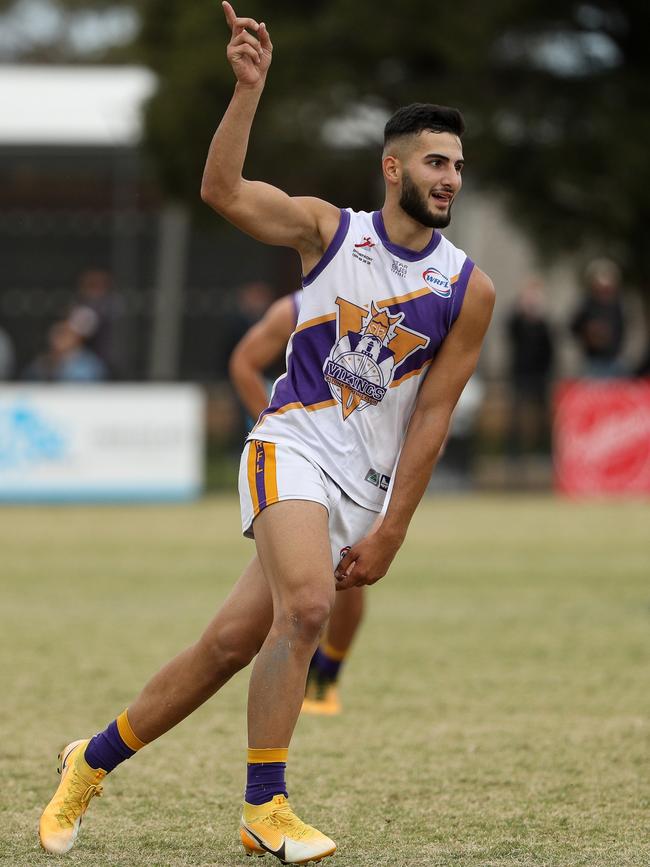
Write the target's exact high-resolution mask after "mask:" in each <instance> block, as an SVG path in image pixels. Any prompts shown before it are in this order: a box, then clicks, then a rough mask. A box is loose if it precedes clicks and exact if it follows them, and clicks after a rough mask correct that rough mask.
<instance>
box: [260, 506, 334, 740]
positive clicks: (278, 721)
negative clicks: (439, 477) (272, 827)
mask: <svg viewBox="0 0 650 867" xmlns="http://www.w3.org/2000/svg"><path fill="white" fill-rule="evenodd" d="M255 541H256V543H257V551H258V555H259V558H260V561H261V562H262V564H263V568H264V573H265V575H266V577H267V579H268V582H269V586H270V588H271V593H272V595H273V623H272V625H271V628H270V630H269V633H268V635H267V637H266V640H265V641H264V644H263V646H262V649H261V650H260V652H259V654H258V656H257V659H256V661H255V666H254V668H253V673H252V675H251V681H250V688H249V697H248V736H249V746H250V747H252V748H254V749H277V748H282V747H287V746H288V745H289V741H290V739H291V735H292V733H293V729H294V727H295V724H296V720H297V718H298V714H299V712H300V706H301V704H302V699H303V695H304V690H305V681H306V677H307V668H308V666H309V661H310V659H311V657H312V655H313V653H314V650H315V648H316V645H317V644H318V640H319V638H320V635H321V632H322V630H323V628H324V626H325V624H326V622H327V619H328V617H329V615H330V612H331V610H332V606H333V604H334V595H335V586H334V580H335V579H334V568H333V564H332V554H331V548H330V541H329V528H328V514H327V510H326V509H325V507H324V506H322V505H320V504H319V503H314V502H309V501H305V500H287V501H283V502H280V503H276V504H275V505H273V506H270V507H268V508H266V509H265V510H264V511H263V512H262V513H261V514H260V515H259V516H258V517H257V518H256V520H255Z"/></svg>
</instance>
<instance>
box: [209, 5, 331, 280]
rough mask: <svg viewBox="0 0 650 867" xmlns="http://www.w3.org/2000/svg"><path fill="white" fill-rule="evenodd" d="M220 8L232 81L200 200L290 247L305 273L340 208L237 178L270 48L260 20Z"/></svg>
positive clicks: (253, 231) (262, 236) (246, 227)
mask: <svg viewBox="0 0 650 867" xmlns="http://www.w3.org/2000/svg"><path fill="white" fill-rule="evenodd" d="M223 8H224V13H225V15H226V20H227V22H228V25H229V27H230V29H231V31H232V36H231V39H230V43H229V44H228V49H227V56H228V60H229V62H230V64H231V66H232V68H233V71H234V73H235V76H236V78H237V84H236V86H235V92H234V94H233V98H232V100H231V102H230V105H229V106H228V108H227V110H226V113H225V115H224V116H223V119H222V121H221V123H220V124H219V127H218V129H217V131H216V133H215V135H214V138H213V139H212V143H211V145H210V150H209V152H208V158H207V161H206V164H205V171H204V173H203V182H202V185H201V198H202V199H203V201H204V202H206V203H207V204H209V205H210V206H211V207H212V208H214V210H215V211H217V212H218V213H220V214H221V215H222V216H224V217H225V218H226V219H227V220H229V221H230V222H231V223H233V225H235V226H237V228H239V229H241V230H242V231H243V232H246V233H247V234H248V235H251V236H252V237H253V238H256V239H257V240H259V241H263V242H264V243H266V244H274V245H279V246H284V247H293V248H294V249H295V250H297V251H298V252H299V254H300V256H301V258H302V261H303V271H304V273H307V272H308V271H309V270H311V268H312V267H313V266H314V265H315V264H316V263H317V262H318V260H319V259H320V257H321V256H322V255H323V253H324V252H325V249H326V248H327V246H328V244H329V242H330V241H331V239H332V238H333V236H334V233H335V232H336V229H337V226H338V223H339V218H340V212H339V209H338V208H335V207H334V205H331V204H329V203H328V202H324V201H322V200H321V199H316V198H311V197H306V196H305V197H291V196H288V195H287V194H286V193H285V192H283V191H282V190H279V189H278V188H277V187H274V186H272V185H270V184H265V183H262V182H260V181H248V180H245V179H244V177H243V176H242V171H243V167H244V160H245V158H246V151H247V149H248V140H249V137H250V132H251V128H252V125H253V119H254V118H255V113H256V111H257V106H258V104H259V100H260V97H261V95H262V91H263V90H264V84H265V82H266V75H267V73H268V70H269V67H270V65H271V53H272V50H273V46H272V44H271V39H270V36H269V33H268V31H267V29H266V25H265V24H264V23H262V24H258V22H257V21H255V20H254V19H252V18H238V17H237V16H236V15H235V12H234V10H233V8H232V6H231V5H230V3H227V2H224V3H223ZM249 31H252V33H251V32H249ZM253 33H254V34H255V35H253Z"/></svg>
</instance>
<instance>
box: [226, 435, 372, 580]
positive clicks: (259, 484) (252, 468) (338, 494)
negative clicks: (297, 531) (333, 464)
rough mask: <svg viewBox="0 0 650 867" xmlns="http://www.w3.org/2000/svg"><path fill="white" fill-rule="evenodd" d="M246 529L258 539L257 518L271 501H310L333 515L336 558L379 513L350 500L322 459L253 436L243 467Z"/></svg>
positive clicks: (365, 531) (331, 530)
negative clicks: (322, 466)
mask: <svg viewBox="0 0 650 867" xmlns="http://www.w3.org/2000/svg"><path fill="white" fill-rule="evenodd" d="M239 499H240V503H241V520H242V531H243V533H244V536H247V537H248V538H249V539H253V538H254V528H253V521H254V520H255V518H256V517H257V516H258V515H259V513H260V512H261V511H262V510H263V509H265V508H266V507H267V506H271V505H273V503H278V502H280V501H281V500H311V501H312V502H314V503H321V504H322V505H323V506H325V508H326V509H327V512H328V514H329V535H330V544H331V547H332V563H333V564H336V563H338V561H339V560H340V558H341V551H342V549H343V548H347V547H348V546H352V545H355V544H356V543H357V542H359V541H360V540H361V539H362V538H363V537H364V536H366V535H367V534H368V532H369V531H370V529H371V527H372V525H373V524H374V523H375V521H376V520H377V516H378V512H374V511H372V510H371V509H366V508H364V507H363V506H360V505H359V504H358V503H355V501H354V500H351V499H350V497H348V495H347V494H346V493H345V491H343V490H341V488H339V486H338V485H337V484H336V482H334V481H333V480H332V479H331V478H330V477H329V476H328V475H327V473H325V472H323V470H322V469H321V468H320V467H319V466H318V464H316V463H314V462H313V461H311V460H309V458H307V457H305V455H303V454H301V453H300V452H298V451H297V450H296V449H295V448H293V447H292V446H289V445H283V444H276V443H269V442H261V441H260V440H250V441H249V442H247V443H246V445H245V446H244V452H243V454H242V457H241V463H240V466H239Z"/></svg>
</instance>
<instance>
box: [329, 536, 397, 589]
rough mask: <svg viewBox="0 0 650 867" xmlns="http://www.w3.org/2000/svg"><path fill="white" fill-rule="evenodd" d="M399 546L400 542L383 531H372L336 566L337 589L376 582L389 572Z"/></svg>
mask: <svg viewBox="0 0 650 867" xmlns="http://www.w3.org/2000/svg"><path fill="white" fill-rule="evenodd" d="M399 547H400V545H399V543H398V542H396V541H394V540H392V539H389V538H387V537H386V536H384V535H382V533H381V531H375V532H372V533H370V535H368V536H366V537H365V538H364V539H362V540H361V541H360V542H359V543H358V544H356V545H353V546H352V547H351V548H350V550H349V551H348V552H347V554H346V555H345V557H343V558H342V560H341V562H340V563H339V564H338V566H337V567H336V569H335V571H334V576H335V578H336V589H337V590H347V589H348V588H349V587H363V586H364V585H366V584H375V583H376V582H377V581H379V579H380V578H383V577H384V575H385V574H386V573H387V572H388V570H389V568H390V564H391V563H392V562H393V559H394V557H395V554H397V551H398V550H399Z"/></svg>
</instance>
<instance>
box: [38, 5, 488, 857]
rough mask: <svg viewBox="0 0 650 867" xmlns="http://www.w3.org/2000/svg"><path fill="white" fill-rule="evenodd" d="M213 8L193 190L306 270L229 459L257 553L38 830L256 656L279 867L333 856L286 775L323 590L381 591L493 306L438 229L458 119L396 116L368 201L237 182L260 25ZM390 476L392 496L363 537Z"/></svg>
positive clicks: (71, 779) (416, 110)
mask: <svg viewBox="0 0 650 867" xmlns="http://www.w3.org/2000/svg"><path fill="white" fill-rule="evenodd" d="M223 7H224V11H225V14H226V19H227V21H228V24H229V26H230V28H231V31H232V37H231V40H230V43H229V45H228V49H227V56H228V59H229V61H230V63H231V65H232V67H233V70H234V73H235V77H236V79H237V83H236V86H235V93H234V96H233V99H232V101H231V103H230V105H229V107H228V109H227V111H226V113H225V115H224V117H223V119H222V121H221V124H220V125H219V128H218V129H217V132H216V133H215V136H214V139H213V141H212V144H211V146H210V151H209V154H208V158H207V162H206V167H205V173H204V179H203V187H202V197H203V199H204V200H205V201H206V202H208V203H209V204H210V205H211V206H212V207H213V208H214V209H215V210H216V211H218V212H219V213H220V214H222V215H223V216H225V217H226V218H227V219H228V220H229V221H230V222H232V223H234V224H235V225H236V226H238V227H239V228H240V229H242V231H245V232H247V233H248V234H250V235H252V236H253V237H255V238H257V239H259V240H260V241H263V242H265V243H268V244H280V245H284V246H289V247H293V248H294V249H295V250H296V251H297V252H298V254H299V255H300V257H301V260H302V266H303V274H304V275H305V277H304V280H303V285H304V289H305V292H304V297H303V303H302V307H301V311H300V318H299V321H298V326H297V328H296V331H295V333H294V335H293V337H292V338H291V346H290V349H289V352H288V356H287V358H288V370H287V373H286V375H285V376H283V377H281V378H280V379H279V380H278V381H277V382H276V384H275V387H274V390H273V394H272V397H271V402H270V406H269V407H268V408H267V410H266V411H265V412H264V413H263V414H262V417H261V419H260V421H259V422H258V424H257V426H256V428H255V429H254V430H253V431H252V432H251V434H250V437H249V440H248V442H247V444H246V447H245V449H244V454H243V456H242V464H241V472H240V495H241V501H242V523H243V529H244V532H245V533H246V535H249V536H254V538H255V544H256V549H257V555H256V557H255V558H254V559H253V561H252V563H251V564H250V565H249V566H248V568H247V569H246V570H245V572H244V574H243V575H242V576H241V578H240V579H239V581H238V582H237V583H236V585H235V587H234V589H233V591H232V593H231V595H230V597H229V598H228V599H227V600H226V602H225V603H224V604H223V606H222V607H221V609H220V611H219V612H218V613H217V615H216V617H215V618H214V620H213V621H212V622H211V623H210V624H209V626H208V628H207V630H206V632H205V633H204V634H203V636H202V637H201V638H200V639H199V641H198V642H197V643H196V644H195V645H193V646H192V647H190V648H188V649H187V650H186V651H184V652H183V653H181V654H180V655H179V656H177V657H176V658H175V659H173V660H172V661H171V662H170V663H168V664H167V665H166V666H165V667H164V668H163V669H162V670H161V671H160V672H158V674H156V675H155V676H154V677H153V678H152V680H151V681H149V683H148V684H147V685H146V686H145V687H144V689H143V691H142V692H141V693H140V695H139V696H138V697H137V698H136V699H135V701H134V702H133V703H132V704H131V705H130V706H129V707H128V708H127V710H126V711H124V712H123V713H122V714H120V716H119V717H118V718H117V719H116V720H114V721H113V722H112V723H110V725H109V726H108V727H107V729H106V730H105V731H104V732H101V733H100V734H98V735H96V736H95V737H94V738H92V739H91V740H90V741H87V740H84V741H76V742H73V743H72V744H70V745H68V747H66V749H65V750H64V751H63V754H62V764H63V779H62V781H61V784H60V786H59V789H58V790H57V792H56V794H55V796H54V798H53V799H52V801H51V802H50V804H49V805H48V807H47V808H46V810H45V813H44V814H43V816H42V818H41V826H40V837H41V842H42V844H43V846H44V847H45V848H46V849H47V850H48V851H51V852H64V851H67V850H68V849H69V848H71V846H72V845H73V843H74V839H75V837H76V833H77V830H78V827H79V823H80V820H81V817H82V815H83V814H84V812H85V810H86V807H87V804H88V802H89V800H90V799H91V798H92V797H93V795H95V794H97V793H98V791H99V789H100V788H101V781H102V779H103V777H104V776H105V775H106V773H108V772H110V771H111V770H112V769H113V768H114V767H116V765H117V764H119V763H120V762H121V761H123V760H124V759H125V758H128V757H130V756H131V755H133V754H134V753H135V752H136V751H137V750H138V749H140V748H141V747H142V746H144V745H146V744H147V743H149V742H150V741H152V740H154V739H155V738H157V737H159V736H160V735H161V734H163V733H164V732H165V731H167V730H168V729H170V728H172V726H174V725H175V724H176V723H178V722H179V721H180V720H181V719H183V718H184V717H186V716H187V715H188V714H190V713H191V712H192V711H193V710H194V709H195V708H196V707H198V706H199V705H200V704H201V703H203V702H204V701H205V700H206V699H207V698H209V697H210V696H211V695H213V694H214V693H215V692H216V691H217V690H218V689H219V688H220V687H221V686H222V685H223V684H224V683H225V682H226V681H227V680H228V679H229V678H230V677H231V676H232V675H233V674H234V673H235V672H236V671H238V670H239V669H241V668H242V667H243V666H244V665H246V664H247V663H248V662H249V661H250V660H251V659H252V658H253V657H254V656H257V658H256V660H255V665H254V667H253V671H252V675H251V679H250V689H249V702H248V739H249V751H248V767H247V775H248V776H247V786H246V794H245V799H244V800H245V802H244V807H243V814H242V820H241V827H240V834H241V839H242V843H243V845H244V847H245V849H246V851H247V852H248V853H249V854H259V855H262V854H265V853H267V852H268V853H271V854H272V855H275V856H276V857H277V858H278V859H279V860H280V861H282V862H284V863H289V864H306V863H308V862H309V861H320V860H321V859H323V858H325V857H326V856H328V855H331V854H332V853H333V852H334V850H335V848H336V845H335V843H334V842H333V841H332V840H331V839H330V838H329V837H327V836H325V835H324V834H322V833H321V832H320V831H317V830H316V829H315V828H312V827H311V826H309V825H306V824H305V823H304V822H303V821H302V820H301V819H299V818H298V816H296V814H295V813H294V812H293V810H292V808H291V807H290V805H289V803H288V801H287V788H286V784H285V779H284V775H285V766H286V761H287V752H288V747H289V743H290V741H291V736H292V733H293V729H294V726H295V723H296V720H297V718H298V714H299V712H300V707H301V704H302V700H303V693H304V688H305V679H306V675H307V669H308V666H309V662H310V659H311V658H312V655H313V653H314V650H315V648H316V646H317V643H318V640H319V636H320V635H321V632H322V630H323V628H324V626H325V624H326V622H327V620H328V617H329V615H330V612H331V609H332V605H333V601H334V596H335V592H336V591H337V590H338V591H341V592H344V591H345V590H346V589H348V588H349V587H353V586H364V585H370V584H374V583H375V582H376V581H378V580H379V579H380V578H381V577H382V576H383V575H385V574H386V572H387V571H388V569H389V567H390V564H391V562H392V561H393V558H394V557H395V555H396V554H397V551H398V550H399V548H400V546H401V545H402V543H403V541H404V538H405V536H406V531H407V528H408V525H409V522H410V520H411V517H412V515H413V512H414V511H415V508H416V506H417V504H418V503H419V501H420V499H421V498H422V495H423V494H424V491H425V489H426V486H427V483H428V481H429V477H430V475H431V472H432V469H433V466H434V464H435V461H436V458H437V455H438V452H439V450H440V447H441V445H442V443H443V441H444V438H445V434H446V432H447V428H448V426H449V421H450V418H451V413H452V411H453V409H454V406H455V405H456V402H457V400H458V398H459V396H460V394H461V391H462V390H463V387H464V385H465V383H466V382H467V380H468V379H469V377H470V375H471V373H472V371H473V370H474V367H475V365H476V363H477V360H478V356H479V352H480V348H481V344H482V341H483V337H484V335H485V332H486V329H487V327H488V323H489V321H490V317H491V313H492V307H493V304H494V288H493V286H492V283H491V281H490V279H489V278H488V277H487V276H486V275H485V274H483V273H482V272H481V271H480V270H479V269H478V268H476V267H474V265H473V263H472V262H471V260H470V259H468V257H467V256H466V255H465V253H463V252H462V251H461V250H458V249H456V248H455V247H454V246H453V245H452V244H450V243H449V242H448V241H447V240H446V239H445V238H444V237H443V236H442V235H441V234H440V232H439V231H438V229H439V228H442V227H444V226H446V225H447V224H448V223H449V219H450V209H451V206H452V203H453V200H454V198H455V196H456V194H457V193H458V191H459V190H460V187H461V170H462V166H463V152H462V147H461V142H460V136H461V134H462V132H463V121H462V118H461V116H460V114H459V113H458V112H457V111H456V110H455V109H449V108H441V107H438V106H432V105H420V104H418V105H413V106H407V107H406V108H403V109H400V110H399V111H398V112H396V114H395V115H393V117H392V118H391V119H390V120H389V122H388V124H387V125H386V130H385V146H384V152H383V157H382V168H383V174H384V180H385V185H386V198H385V201H384V205H383V207H382V209H381V210H380V211H375V212H374V213H363V212H361V213H354V212H352V211H350V210H340V209H339V208H336V207H334V205H331V204H329V203H328V202H324V201H322V200H319V199H315V198H307V197H298V198H291V197H289V196H287V195H286V194H285V193H283V192H282V191H280V190H279V189H276V188H274V187H272V186H269V185H268V184H264V183H260V182H257V181H248V180H244V178H243V177H242V170H243V165H244V160H245V156H246V149H247V144H248V138H249V134H250V131H251V127H252V123H253V119H254V116H255V112H256V109H257V105H258V102H259V99H260V97H261V95H262V91H263V89H264V83H265V80H266V75H267V73H268V70H269V67H270V63H271V52H272V45H271V40H270V36H269V32H268V30H267V29H266V26H265V25H264V24H259V23H258V22H257V21H255V20H253V19H251V18H238V17H237V16H236V15H235V12H234V10H233V8H232V6H231V5H230V4H229V3H227V2H225V3H224V4H223ZM391 476H394V478H393V480H392V495H391V498H390V503H389V505H388V508H387V510H386V514H385V517H384V520H383V522H382V523H381V525H379V526H378V527H377V528H376V529H373V526H374V524H375V519H376V516H377V513H378V512H379V511H380V510H381V507H382V502H383V499H384V497H385V492H386V489H387V488H388V485H389V483H390V481H391ZM341 553H342V556H340V555H341Z"/></svg>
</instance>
